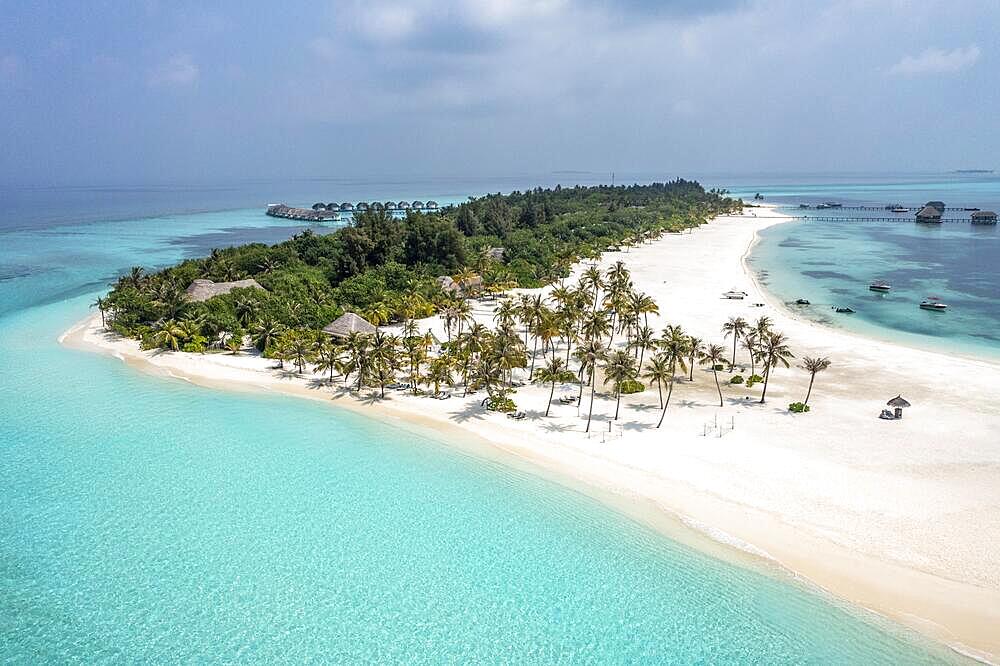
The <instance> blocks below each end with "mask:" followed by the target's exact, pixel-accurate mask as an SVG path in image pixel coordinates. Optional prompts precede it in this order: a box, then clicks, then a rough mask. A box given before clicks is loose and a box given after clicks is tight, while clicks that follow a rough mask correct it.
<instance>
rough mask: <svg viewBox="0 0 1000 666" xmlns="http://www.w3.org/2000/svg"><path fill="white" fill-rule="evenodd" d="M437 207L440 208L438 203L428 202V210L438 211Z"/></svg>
mask: <svg viewBox="0 0 1000 666" xmlns="http://www.w3.org/2000/svg"><path fill="white" fill-rule="evenodd" d="M437 207H438V203H437V201H428V202H427V210H437Z"/></svg>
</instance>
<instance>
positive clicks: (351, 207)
mask: <svg viewBox="0 0 1000 666" xmlns="http://www.w3.org/2000/svg"><path fill="white" fill-rule="evenodd" d="M340 210H354V204H352V203H350V202H348V201H345V202H344V203H342V204H340Z"/></svg>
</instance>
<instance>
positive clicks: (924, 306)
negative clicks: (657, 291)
mask: <svg viewBox="0 0 1000 666" xmlns="http://www.w3.org/2000/svg"><path fill="white" fill-rule="evenodd" d="M920 309H921V310H931V311H932V312H944V311H945V310H947V309H948V306H947V305H945V304H944V303H942V302H941V301H939V300H938V299H937V297H936V296H928V297H927V298H925V299H924V300H922V301H921V302H920Z"/></svg>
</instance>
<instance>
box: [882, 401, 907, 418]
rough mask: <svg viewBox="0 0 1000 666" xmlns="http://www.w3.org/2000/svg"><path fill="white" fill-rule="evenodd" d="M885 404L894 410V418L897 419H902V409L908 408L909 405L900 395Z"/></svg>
mask: <svg viewBox="0 0 1000 666" xmlns="http://www.w3.org/2000/svg"><path fill="white" fill-rule="evenodd" d="M885 404H887V405H889V406H890V407H893V408H894V412H895V416H896V418H897V419H901V418H903V407H909V406H910V403H909V402H907V400H906V399H905V398H904V397H903V396H900V395H897V396H896V397H895V398H893V399H892V400H890V401H889V402H887V403H885Z"/></svg>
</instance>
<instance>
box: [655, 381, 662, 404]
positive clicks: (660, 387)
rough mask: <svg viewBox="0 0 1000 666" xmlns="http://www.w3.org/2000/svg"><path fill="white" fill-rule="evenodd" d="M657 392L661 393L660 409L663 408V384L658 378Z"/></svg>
mask: <svg viewBox="0 0 1000 666" xmlns="http://www.w3.org/2000/svg"><path fill="white" fill-rule="evenodd" d="M656 392H657V393H658V394H659V395H660V409H663V384H662V383H661V382H660V380H659V379H657V380H656Z"/></svg>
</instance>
